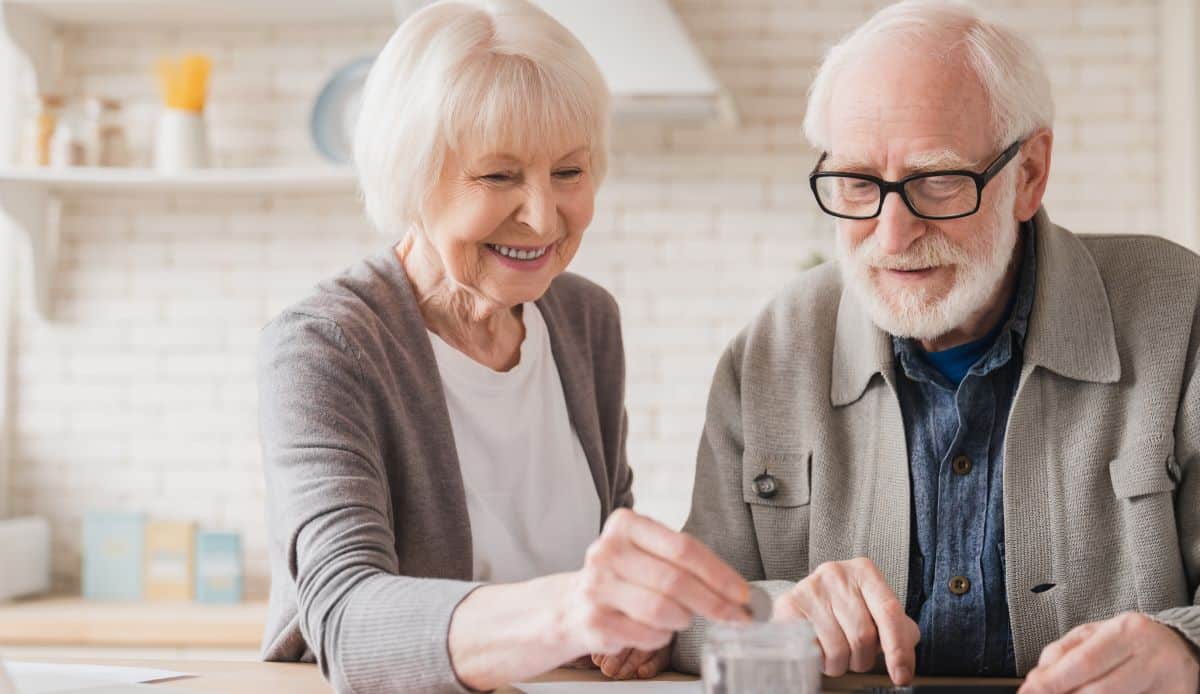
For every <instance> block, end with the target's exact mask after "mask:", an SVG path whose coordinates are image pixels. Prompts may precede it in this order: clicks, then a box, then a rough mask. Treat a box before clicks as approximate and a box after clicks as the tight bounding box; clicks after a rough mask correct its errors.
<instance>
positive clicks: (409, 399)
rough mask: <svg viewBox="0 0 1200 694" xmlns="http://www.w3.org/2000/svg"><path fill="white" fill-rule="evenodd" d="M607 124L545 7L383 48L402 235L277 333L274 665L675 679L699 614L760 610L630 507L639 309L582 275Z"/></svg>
mask: <svg viewBox="0 0 1200 694" xmlns="http://www.w3.org/2000/svg"><path fill="white" fill-rule="evenodd" d="M607 121H608V93H607V90H606V88H605V85H604V82H603V79H602V77H601V75H600V73H599V71H598V69H597V67H596V65H595V63H594V62H593V61H592V59H591V57H590V56H589V55H588V54H587V52H586V51H585V50H584V49H583V47H582V46H581V45H580V44H579V42H578V41H577V40H576V39H575V38H574V37H573V36H572V35H571V34H570V33H569V32H568V31H567V30H566V29H564V28H563V27H562V26H561V25H559V24H558V23H557V22H555V21H554V20H553V19H551V18H550V17H549V16H548V15H546V14H545V13H543V12H542V11H540V10H538V9H537V8H535V7H533V6H532V5H530V4H528V3H527V2H524V1H523V0H491V1H485V0H475V1H465V0H454V1H447V2H440V3H437V4H434V5H431V6H429V7H427V8H425V9H424V10H422V11H420V12H418V13H417V14H415V15H414V16H412V17H411V18H410V19H409V20H408V21H407V22H405V23H404V25H403V26H401V27H400V29H399V30H398V31H397V32H396V34H395V35H394V36H393V37H392V39H391V40H390V41H389V43H388V45H387V46H386V48H384V50H383V52H382V54H381V55H380V56H379V59H378V61H377V63H376V64H375V67H374V68H373V69H372V71H371V75H370V77H369V79H368V80H367V85H366V89H365V93H364V98H363V104H362V111H361V116H360V119H359V122H358V126H357V133H356V145H355V147H356V151H355V155H356V159H357V164H358V171H359V176H360V179H361V185H362V189H363V193H364V197H365V201H366V208H367V212H368V214H369V216H370V217H371V220H372V221H373V223H374V224H375V226H377V227H378V228H379V229H380V230H381V231H382V232H384V233H385V234H389V235H393V236H394V237H396V236H399V237H402V239H401V240H400V241H399V243H398V244H394V245H390V246H389V247H388V248H387V249H386V250H384V251H383V252H381V253H378V254H377V255H374V256H372V257H369V258H367V259H365V260H363V261H361V262H360V263H358V264H357V265H355V266H353V267H351V268H349V269H348V270H346V271H345V272H344V273H342V274H341V275H339V276H337V277H335V278H333V279H332V280H329V281H327V282H325V283H323V284H321V285H320V286H319V287H318V288H317V289H316V291H315V293H314V294H313V295H312V296H310V297H308V298H307V299H305V300H303V301H301V302H300V303H298V304H297V305H295V306H293V307H291V308H290V309H288V310H286V311H284V312H283V314H282V315H280V316H279V317H277V318H276V319H275V320H274V321H272V322H271V324H270V325H268V326H267V328H266V329H265V330H264V333H263V336H262V344H261V348H260V357H259V358H260V365H259V370H260V375H259V379H260V406H261V430H262V439H263V452H264V463H265V468H266V477H267V490H268V498H267V502H268V522H269V528H270V536H271V544H270V550H271V566H272V577H273V580H272V585H271V603H270V614H269V620H268V624H267V629H266V634H265V637H264V644H263V655H264V657H265V658H266V659H268V660H314V659H315V660H316V662H318V663H319V664H320V666H321V669H322V672H323V673H324V674H325V676H326V677H327V678H328V679H329V680H330V681H331V682H332V683H333V684H334V685H335V686H336V687H337V688H338V689H339V690H344V691H355V692H368V691H401V690H403V691H415V690H422V691H443V690H444V691H461V690H466V689H478V690H484V689H492V688H495V687H498V686H501V685H503V684H505V683H508V682H512V681H517V680H519V679H521V678H525V677H529V676H533V675H537V674H539V673H541V672H544V671H546V670H549V669H551V668H554V667H556V666H559V665H562V664H566V663H570V662H572V661H575V660H576V659H583V658H584V657H585V656H587V655H589V654H592V655H594V656H595V657H596V659H597V660H599V661H602V662H608V661H604V660H603V658H602V657H601V656H602V655H603V654H609V655H613V656H616V657H617V660H618V661H619V663H618V664H621V663H623V665H622V667H621V668H620V669H619V670H617V671H615V672H613V668H609V671H610V672H611V674H616V675H621V676H629V675H631V674H632V675H640V676H646V675H652V674H654V673H655V672H657V671H658V670H659V669H660V668H662V667H663V665H664V663H665V660H666V651H665V650H664V649H663V647H664V646H665V645H667V644H669V642H670V640H671V637H672V634H673V632H674V631H676V630H678V629H681V628H683V627H685V626H687V625H688V624H689V622H690V620H691V618H692V617H693V616H694V615H702V616H704V617H707V618H710V619H725V620H740V619H745V618H746V617H745V615H746V611H745V607H744V605H745V603H746V601H747V600H748V598H749V587H748V586H747V584H746V583H745V582H744V581H743V580H742V579H741V578H740V577H739V576H737V574H736V573H735V572H733V571H732V570H731V569H730V568H729V567H728V566H726V565H725V564H724V563H722V562H721V561H720V560H718V559H716V557H715V556H714V555H712V554H711V553H710V552H709V551H708V550H706V549H705V548H704V547H703V546H702V545H700V544H699V543H697V542H695V541H694V540H692V539H690V538H688V537H687V536H685V535H682V534H679V533H676V532H674V531H671V530H669V529H667V528H665V527H663V526H661V525H659V524H657V523H655V522H654V521H652V520H650V519H648V518H645V517H641V516H638V515H636V514H635V513H633V512H632V511H630V510H629V507H630V506H631V505H632V503H633V499H632V495H631V493H630V482H631V472H630V469H629V467H628V464H627V462H626V459H625V434H626V428H625V427H626V425H625V412H624V404H623V402H622V399H623V388H624V385H623V380H624V358H623V355H622V347H621V333H620V324H619V320H618V315H617V307H616V305H615V303H614V302H613V299H612V297H610V296H609V295H608V294H607V293H606V292H605V291H604V290H603V289H601V288H600V287H598V286H596V285H594V284H592V283H591V282H588V281H587V280H584V279H582V278H580V277H577V276H572V275H569V274H565V273H564V270H565V268H566V267H567V265H568V263H569V262H570V261H571V259H572V258H573V257H574V255H575V253H576V251H577V250H578V248H579V244H580V241H581V240H582V238H583V233H584V230H585V229H586V228H587V226H588V224H589V222H590V221H591V219H592V211H593V205H594V198H595V194H596V188H597V186H598V185H599V184H600V182H601V181H602V180H603V178H604V173H605V166H606V140H607ZM630 649H636V650H634V651H633V653H632V654H630ZM626 654H629V657H628V658H625V657H624V656H625V655H626ZM622 670H623V671H622ZM634 670H636V672H635V671H634Z"/></svg>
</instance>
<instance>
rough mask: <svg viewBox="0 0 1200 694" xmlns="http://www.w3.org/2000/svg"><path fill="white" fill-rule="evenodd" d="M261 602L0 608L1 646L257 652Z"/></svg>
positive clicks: (58, 600) (44, 602)
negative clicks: (122, 647) (189, 648)
mask: <svg viewBox="0 0 1200 694" xmlns="http://www.w3.org/2000/svg"><path fill="white" fill-rule="evenodd" d="M266 616H267V606H266V604H265V603H261V602H246V603H239V604H236V605H201V604H196V603H191V602H94V601H88V600H84V599H82V598H78V597H54V598H37V599H33V600H24V601H18V602H14V603H8V604H4V605H0V648H3V647H4V646H96V647H100V646H109V647H116V646H126V647H128V646H145V647H169V646H176V647H195V648H200V647H206V648H241V649H257V648H258V644H259V639H260V638H261V637H262V631H263V624H264V623H265V621H266Z"/></svg>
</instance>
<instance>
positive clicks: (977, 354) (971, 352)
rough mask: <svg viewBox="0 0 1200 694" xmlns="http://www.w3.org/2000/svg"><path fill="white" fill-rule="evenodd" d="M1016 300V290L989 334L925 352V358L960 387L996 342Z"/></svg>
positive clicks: (947, 378)
mask: <svg viewBox="0 0 1200 694" xmlns="http://www.w3.org/2000/svg"><path fill="white" fill-rule="evenodd" d="M1016 302H1017V292H1015V291H1014V292H1013V294H1012V296H1011V297H1010V298H1009V300H1008V306H1007V307H1006V308H1005V309H1004V316H1003V317H1001V318H1000V320H999V321H997V323H996V327H994V328H992V331H991V332H989V333H988V334H987V335H984V336H983V337H981V338H979V339H978V340H974V341H973V342H968V343H967V344H965V345H959V346H957V347H951V348H950V349H944V350H942V351H940V352H925V353H924V357H925V360H926V361H928V362H929V365H930V366H932V367H933V368H935V369H937V371H938V373H940V374H941V375H943V376H945V377H946V380H948V381H950V382H951V383H952V384H954V386H955V387H958V385H959V384H960V383H962V381H963V379H964V378H966V377H967V372H968V371H970V370H971V367H972V366H974V365H975V363H976V362H978V361H979V360H980V359H981V358H982V357H983V355H985V354H987V352H988V350H990V349H991V348H992V345H994V344H995V343H996V338H997V337H999V336H1000V331H1001V330H1003V329H1004V327H1005V325H1007V323H1008V319H1009V317H1010V316H1012V311H1013V306H1014V305H1015V304H1016Z"/></svg>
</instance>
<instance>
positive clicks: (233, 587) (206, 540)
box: [196, 531, 242, 604]
mask: <svg viewBox="0 0 1200 694" xmlns="http://www.w3.org/2000/svg"><path fill="white" fill-rule="evenodd" d="M241 601H242V538H241V536H240V535H238V534H237V533H214V532H205V531H201V532H199V533H197V534H196V602H203V603H208V604H226V603H234V602H241Z"/></svg>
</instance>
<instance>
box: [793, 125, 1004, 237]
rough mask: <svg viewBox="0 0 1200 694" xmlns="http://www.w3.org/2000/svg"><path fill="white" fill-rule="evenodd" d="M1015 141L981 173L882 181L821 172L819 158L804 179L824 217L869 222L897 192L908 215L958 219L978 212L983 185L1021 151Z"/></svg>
mask: <svg viewBox="0 0 1200 694" xmlns="http://www.w3.org/2000/svg"><path fill="white" fill-rule="evenodd" d="M1023 143H1024V140H1017V141H1016V142H1014V143H1012V144H1011V145H1009V147H1008V149H1006V150H1004V151H1003V152H1001V153H1000V156H998V157H996V159H995V161H993V162H992V163H991V164H989V165H988V167H987V168H986V169H984V171H983V173H976V172H974V171H966V170H953V171H928V172H925V173H918V174H913V175H911V176H906V177H904V178H902V179H900V180H899V181H885V180H884V179H882V178H879V177H878V176H871V175H868V174H858V173H846V172H840V171H821V164H822V163H824V162H825V158H826V157H828V156H829V153H828V152H825V153H823V154H821V158H820V159H818V160H817V165H816V166H814V167H813V170H812V173H810V174H809V175H808V182H809V185H810V186H812V191H813V195H815V196H816V197H817V204H818V205H820V206H821V209H822V210H824V211H825V212H826V213H828V214H831V215H833V216H834V217H841V218H843V219H872V218H874V217H878V216H879V213H880V212H882V211H883V201H884V199H885V198H886V197H887V195H888V193H896V194H898V195H899V196H900V199H901V200H903V201H904V205H905V207H907V208H908V210H909V211H910V212H912V213H913V214H914V215H916V216H918V217H920V218H922V219H958V218H959V217H969V216H971V215H973V214H975V213H976V212H978V211H979V202H980V200H981V199H982V198H983V187H984V186H986V185H987V184H988V181H990V180H992V179H993V178H995V176H996V174H998V173H1000V170H1001V169H1003V168H1004V166H1005V165H1006V164H1008V162H1010V161H1012V158H1013V157H1015V156H1017V152H1019V151H1020V150H1021V145H1022V144H1023Z"/></svg>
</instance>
